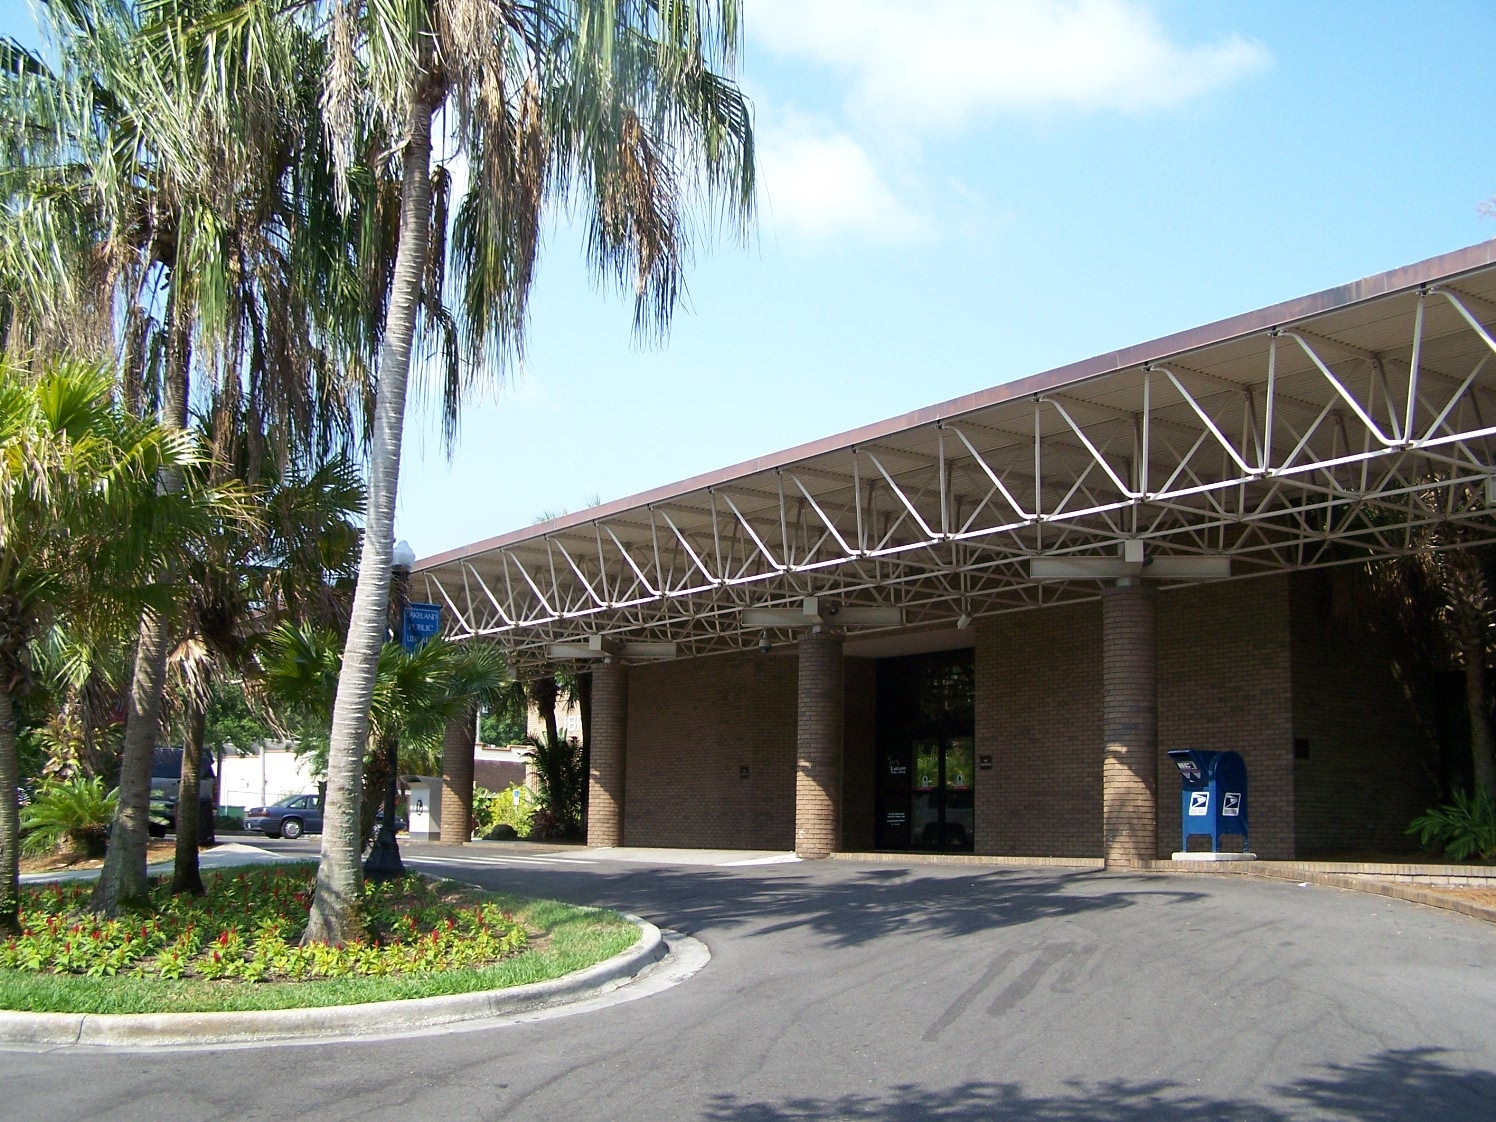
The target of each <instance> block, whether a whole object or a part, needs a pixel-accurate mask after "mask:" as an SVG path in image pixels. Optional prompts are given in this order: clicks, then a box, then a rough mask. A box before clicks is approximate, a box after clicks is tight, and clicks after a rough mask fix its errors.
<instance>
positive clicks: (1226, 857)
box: [1174, 851, 1257, 861]
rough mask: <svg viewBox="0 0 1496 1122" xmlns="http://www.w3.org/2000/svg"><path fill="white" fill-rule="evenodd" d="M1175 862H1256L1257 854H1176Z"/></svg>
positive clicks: (1207, 852)
mask: <svg viewBox="0 0 1496 1122" xmlns="http://www.w3.org/2000/svg"><path fill="white" fill-rule="evenodd" d="M1174 860H1175V861H1255V860H1257V854H1255V853H1211V852H1209V851H1205V852H1202V853H1176V854H1174Z"/></svg>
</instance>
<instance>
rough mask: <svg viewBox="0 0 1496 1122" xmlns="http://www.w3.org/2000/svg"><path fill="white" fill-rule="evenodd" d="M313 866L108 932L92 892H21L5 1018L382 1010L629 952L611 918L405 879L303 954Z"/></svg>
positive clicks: (226, 882) (68, 888)
mask: <svg viewBox="0 0 1496 1122" xmlns="http://www.w3.org/2000/svg"><path fill="white" fill-rule="evenodd" d="M315 876H316V867H315V866H314V865H294V866H276V867H270V868H265V867H254V868H245V869H226V870H221V871H217V872H212V873H205V874H204V876H203V881H204V884H205V885H206V886H207V889H208V894H207V895H206V896H205V897H201V898H193V897H187V896H178V897H173V896H170V895H169V894H168V893H167V890H166V888H165V886H164V885H163V886H159V887H157V888H155V889H153V892H152V898H151V903H152V905H153V907H154V911H153V912H151V913H148V914H142V915H138V916H124V917H121V918H119V919H115V920H99V919H98V918H97V917H95V916H93V915H91V914H89V913H87V912H86V911H84V907H85V905H86V904H87V900H88V895H89V893H90V892H91V890H92V886H91V885H89V884H83V883H72V884H56V885H47V886H44V887H42V886H39V887H26V888H23V889H22V901H21V919H22V925H23V933H22V934H21V935H20V936H19V937H14V938H10V939H7V940H5V941H4V942H0V1008H8V1009H29V1010H34V1011H41V1010H53V1011H67V1012H142V1011H150V1010H188V1009H191V1010H208V1009H232V1008H237V1009H248V1008H294V1007H299V1006H317V1005H336V1004H344V1003H354V1002H363V1001H380V1000H388V999H396V998H404V997H418V996H427V995H432V994H437V993H460V992H467V991H471V990H475V989H489V988H501V987H503V986H506V985H515V984H521V983H524V982H529V981H539V980H542V979H544V978H551V977H557V976H559V975H561V974H564V973H567V972H569V971H571V970H574V969H578V968H580V967H582V966H588V965H591V964H592V963H593V962H597V961H601V960H602V959H604V958H607V957H608V956H610V955H612V954H616V953H617V952H618V951H620V950H623V949H624V948H626V947H628V946H629V945H630V944H631V943H632V942H633V941H634V939H635V938H637V935H638V929H637V928H636V927H634V926H633V925H632V924H629V923H627V922H626V921H624V920H623V919H622V918H621V917H619V916H617V915H616V914H614V913H611V912H602V911H598V910H596V909H591V908H576V907H572V906H571V905H565V904H559V903H556V902H554V901H531V900H523V899H519V898H515V897H504V896H500V895H498V894H494V893H488V892H483V891H481V890H479V889H476V888H470V887H467V886H462V885H457V884H453V883H451V882H447V881H437V880H431V879H428V878H425V877H421V876H417V875H412V876H408V877H405V878H404V879H403V880H400V881H397V882H393V883H391V884H383V885H369V886H368V888H367V891H366V894H365V903H364V909H363V915H364V921H365V927H366V930H367V935H366V937H365V938H363V939H361V940H358V941H356V942H352V943H349V944H347V945H345V946H342V947H328V946H323V945H312V946H308V947H303V946H300V945H299V942H298V939H299V936H300V933H301V929H302V927H303V926H304V924H305V922H306V914H307V907H308V905H309V904H310V902H311V896H312V891H313V885H314V882H315Z"/></svg>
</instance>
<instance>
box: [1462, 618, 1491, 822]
mask: <svg viewBox="0 0 1496 1122" xmlns="http://www.w3.org/2000/svg"><path fill="white" fill-rule="evenodd" d="M1465 705H1466V707H1467V708H1468V709H1469V711H1470V756H1471V762H1472V763H1473V764H1474V765H1475V767H1474V771H1475V788H1476V790H1477V791H1484V792H1486V793H1487V794H1496V757H1493V755H1492V752H1491V707H1490V702H1489V701H1488V700H1487V697H1486V649H1485V645H1484V644H1479V645H1476V646H1469V647H1466V649H1465Z"/></svg>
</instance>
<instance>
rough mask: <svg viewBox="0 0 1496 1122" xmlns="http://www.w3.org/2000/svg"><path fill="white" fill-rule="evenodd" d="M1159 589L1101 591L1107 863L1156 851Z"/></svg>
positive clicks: (1137, 586)
mask: <svg viewBox="0 0 1496 1122" xmlns="http://www.w3.org/2000/svg"><path fill="white" fill-rule="evenodd" d="M1156 600H1157V595H1156V593H1155V591H1154V589H1153V588H1152V587H1151V586H1149V585H1147V584H1142V583H1138V582H1134V583H1131V584H1129V585H1128V586H1127V587H1119V586H1114V587H1111V588H1108V589H1105V590H1104V591H1103V592H1102V595H1101V732H1102V737H1101V739H1102V761H1101V804H1102V823H1101V826H1102V834H1101V839H1102V853H1103V856H1105V858H1106V863H1107V866H1108V867H1111V866H1117V865H1134V866H1135V865H1140V864H1142V863H1144V862H1148V861H1152V860H1153V857H1154V853H1155V852H1156V851H1157V849H1158V816H1157V814H1156V813H1155V807H1156V806H1157V801H1158V799H1157V793H1156V792H1157V787H1158V657H1157V654H1158V643H1157V637H1156V635H1155V624H1154V615H1155V612H1154V602H1155V601H1156Z"/></svg>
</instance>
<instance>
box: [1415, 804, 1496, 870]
mask: <svg viewBox="0 0 1496 1122" xmlns="http://www.w3.org/2000/svg"><path fill="white" fill-rule="evenodd" d="M1408 833H1410V834H1417V835H1418V836H1419V840H1420V841H1421V842H1422V843H1423V844H1424V845H1429V844H1431V843H1434V842H1437V843H1438V844H1439V845H1440V846H1441V847H1442V848H1443V850H1444V855H1445V856H1446V857H1448V858H1449V859H1450V860H1452V861H1464V860H1467V859H1468V858H1469V857H1470V855H1471V854H1476V855H1478V856H1479V857H1480V859H1481V860H1482V861H1496V798H1492V797H1491V794H1490V792H1488V791H1480V792H1478V793H1477V794H1475V795H1467V794H1465V792H1464V791H1457V792H1455V796H1454V803H1453V805H1451V806H1436V807H1434V808H1433V809H1432V810H1429V811H1427V812H1425V813H1423V814H1420V815H1419V816H1418V817H1417V818H1415V819H1413V822H1412V824H1411V825H1410V826H1409V827H1408Z"/></svg>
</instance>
